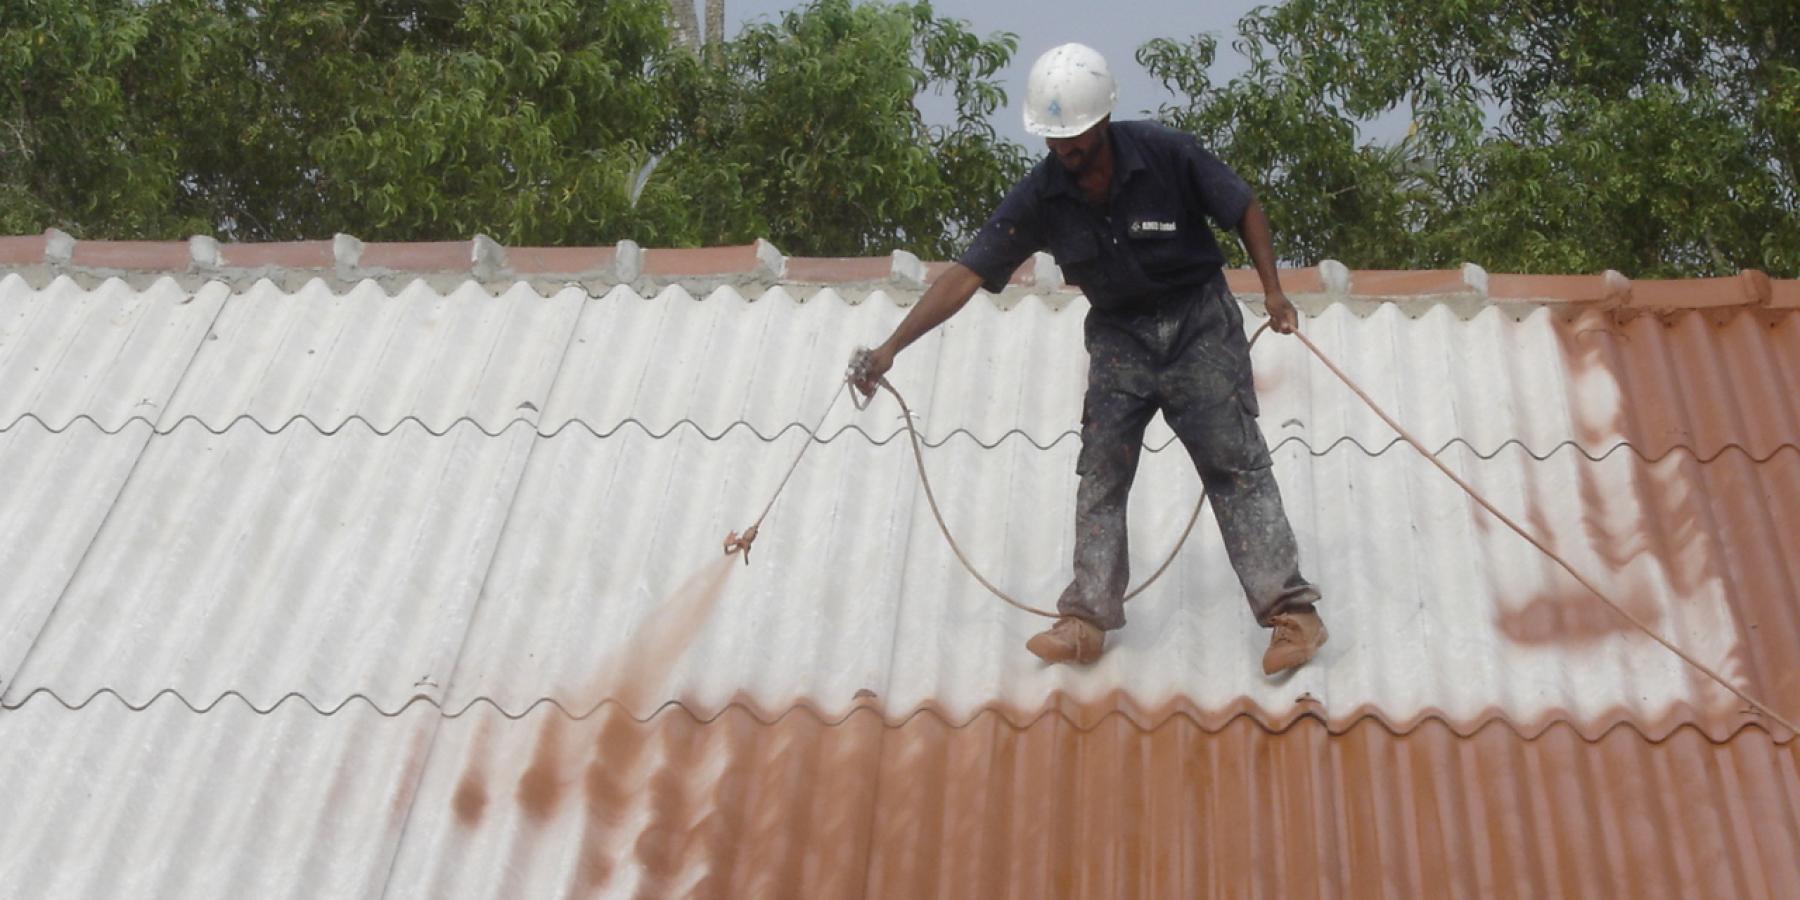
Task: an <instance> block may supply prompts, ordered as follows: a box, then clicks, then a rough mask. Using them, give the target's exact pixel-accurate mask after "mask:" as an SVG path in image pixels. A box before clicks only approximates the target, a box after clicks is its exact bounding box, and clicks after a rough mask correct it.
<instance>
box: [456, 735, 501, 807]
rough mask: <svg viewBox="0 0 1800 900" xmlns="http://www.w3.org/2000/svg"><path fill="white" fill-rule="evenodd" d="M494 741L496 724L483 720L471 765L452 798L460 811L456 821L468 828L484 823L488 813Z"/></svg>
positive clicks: (471, 755) (464, 771)
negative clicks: (489, 775)
mask: <svg viewBox="0 0 1800 900" xmlns="http://www.w3.org/2000/svg"><path fill="white" fill-rule="evenodd" d="M492 740H493V723H492V722H491V721H489V720H483V721H482V722H481V724H480V725H478V726H476V729H475V740H474V743H473V744H472V745H471V746H470V748H469V762H468V765H467V767H466V768H464V769H463V774H462V777H461V778H460V779H458V780H457V782H456V793H455V795H454V796H453V797H452V798H451V801H450V805H451V808H452V809H454V810H455V811H456V821H457V823H458V824H460V825H462V826H463V827H465V828H474V827H475V826H477V825H480V824H481V817H482V814H484V813H485V812H487V805H488V787H487V765H488V755H489V754H490V753H491V744H492Z"/></svg>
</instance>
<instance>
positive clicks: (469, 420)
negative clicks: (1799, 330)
mask: <svg viewBox="0 0 1800 900" xmlns="http://www.w3.org/2000/svg"><path fill="white" fill-rule="evenodd" d="M27 421H30V422H33V423H36V424H37V426H38V427H40V428H42V429H43V430H44V431H46V432H49V433H50V434H63V433H64V432H67V431H69V430H70V429H72V428H74V427H75V426H76V425H77V424H82V425H86V426H89V427H92V428H94V429H95V430H97V431H99V432H100V433H102V434H106V435H118V434H121V433H123V432H124V431H125V430H126V429H127V428H130V427H131V426H133V425H140V424H152V423H151V420H150V419H148V418H145V417H143V416H128V417H126V418H125V419H124V420H122V421H121V422H120V423H119V424H118V425H116V426H110V427H109V426H107V425H103V424H101V423H100V420H99V419H97V418H95V417H94V416H92V415H90V414H88V413H81V414H78V415H75V416H72V417H70V418H69V419H68V420H67V421H65V422H63V423H62V424H61V425H52V424H51V423H50V422H49V421H47V420H45V419H44V417H42V416H40V415H38V414H37V413H31V412H28V413H24V414H22V415H20V416H18V417H17V418H15V419H13V420H12V421H11V422H9V423H7V424H4V425H0V434H5V433H7V432H9V431H12V430H14V429H16V428H18V427H19V426H20V425H22V424H23V423H25V422H27ZM301 424H305V425H307V426H310V427H311V428H312V430H313V431H314V432H316V433H318V434H320V435H323V436H325V437H335V436H336V435H338V434H340V433H341V432H343V431H344V430H345V429H346V428H348V427H350V426H351V425H352V424H355V425H360V426H362V427H363V428H364V429H366V430H367V431H368V432H369V433H370V434H373V435H375V436H377V437H389V436H391V435H394V434H396V433H398V432H399V431H400V430H401V429H402V428H403V427H406V426H415V427H417V428H419V429H421V430H423V431H424V432H425V433H426V434H429V435H431V436H432V437H439V438H441V437H446V436H448V435H449V434H450V433H451V432H453V431H455V430H457V429H458V428H463V427H472V428H474V429H476V430H477V431H480V432H481V433H482V434H483V435H485V436H486V437H490V438H497V437H502V436H504V435H506V434H508V433H509V432H511V431H513V430H514V429H515V428H517V427H518V426H520V425H525V426H529V427H531V428H533V429H535V430H536V433H537V436H538V437H541V438H556V437H561V436H562V433H563V432H564V431H568V430H570V429H577V430H582V431H586V432H587V433H588V434H589V435H590V436H591V437H595V438H599V439H602V440H605V439H609V438H612V437H615V436H617V435H618V434H620V433H621V432H623V431H624V430H625V429H626V428H628V427H635V428H636V429H637V430H638V431H639V432H641V433H642V434H643V435H644V436H646V437H648V438H650V439H652V440H665V439H668V438H670V437H672V436H674V435H675V432H676V431H678V430H682V429H687V430H691V431H693V432H696V433H698V434H699V436H700V437H701V438H703V439H704V440H706V441H708V442H709V443H718V442H720V441H723V440H725V439H726V438H727V437H730V436H731V434H732V433H733V432H736V431H739V430H743V431H748V432H750V433H751V435H752V436H754V437H755V438H756V440H757V441H758V442H760V443H764V444H774V443H776V442H778V441H782V440H784V439H786V437H787V436H788V434H789V433H790V432H793V431H800V432H801V433H805V434H812V433H813V432H812V431H811V430H810V429H808V428H807V427H806V426H805V425H803V424H801V423H798V422H789V423H788V424H786V425H783V426H782V427H781V429H780V430H778V431H776V432H774V433H773V434H764V433H763V432H762V429H760V428H758V427H757V426H756V425H755V424H754V423H751V422H748V421H745V420H742V419H739V420H737V421H734V422H732V423H730V424H729V425H726V426H725V427H724V428H723V429H720V430H719V431H717V432H714V431H708V430H707V428H706V426H704V425H702V424H700V423H698V422H696V421H694V420H693V419H687V418H682V419H676V420H675V421H673V422H671V423H669V425H668V427H666V428H664V429H662V430H660V431H658V430H656V429H655V428H653V427H651V426H650V425H649V424H648V423H646V422H644V421H643V420H641V419H638V418H636V417H633V416H628V417H626V418H623V419H619V420H618V421H617V422H616V423H615V424H614V425H613V426H612V427H611V428H604V429H603V428H598V427H596V426H595V425H594V424H593V423H591V422H588V421H587V420H585V419H568V420H566V421H564V422H562V423H560V424H558V425H557V426H556V427H555V428H553V429H550V430H548V431H546V430H543V428H542V427H541V423H538V422H534V421H532V420H531V419H528V418H524V417H519V418H514V419H509V420H507V421H506V424H504V425H502V426H500V428H499V430H489V429H488V427H487V425H485V424H483V423H482V422H481V421H480V420H478V419H476V418H474V417H472V416H459V417H457V418H456V419H453V420H451V421H450V423H449V424H448V425H445V426H443V427H442V428H434V427H432V426H431V425H430V424H427V423H426V422H425V420H424V419H422V418H420V417H418V416H410V415H409V416H402V417H400V418H398V419H396V420H394V422H393V424H392V425H391V426H389V427H386V428H383V427H381V426H378V425H376V424H375V423H374V422H372V421H370V420H369V419H368V417H366V416H363V415H362V414H360V413H358V414H354V415H350V416H345V417H344V418H342V419H340V420H338V423H337V424H336V425H333V426H331V427H329V428H328V427H326V426H325V425H322V424H320V423H319V422H318V421H316V420H315V419H314V418H313V417H312V416H310V415H307V414H304V413H300V414H296V415H292V416H289V417H288V418H287V419H286V420H284V421H282V422H281V423H280V424H279V425H275V426H273V427H271V426H270V425H267V424H265V423H264V422H263V421H262V420H261V419H260V418H259V417H257V416H256V415H253V414H250V413H242V414H239V415H237V416H235V417H233V418H231V419H230V420H228V421H227V422H226V423H225V424H224V425H223V426H220V425H214V424H213V423H211V422H209V421H207V420H206V419H205V418H204V417H202V416H199V415H195V414H193V413H188V414H186V415H183V416H181V417H180V418H178V419H176V420H175V422H174V423H173V424H172V425H168V426H157V425H154V424H153V425H152V427H153V429H154V430H153V431H152V432H151V433H152V434H154V435H156V436H158V437H166V436H168V435H170V434H172V433H174V432H175V431H178V430H180V429H181V428H183V427H190V426H191V427H198V428H203V429H205V430H206V431H208V432H209V433H211V434H214V435H223V434H226V433H228V432H229V431H231V430H232V429H233V428H237V427H242V426H255V428H256V429H258V430H260V431H262V432H263V433H264V434H266V435H270V436H274V435H279V434H282V433H283V432H285V431H287V430H288V429H289V428H295V427H299V426H300V425H301ZM851 434H855V435H858V436H860V437H861V438H862V439H863V440H864V441H866V442H868V444H869V445H871V446H875V447H885V446H887V445H888V444H891V443H893V442H894V441H896V440H902V439H904V438H905V434H906V432H905V430H904V429H898V430H895V431H894V432H892V433H890V434H888V435H887V436H885V437H879V438H878V437H875V436H874V435H873V434H871V433H870V432H869V431H868V430H867V429H865V428H863V427H862V426H861V425H844V426H841V427H839V428H838V429H837V430H835V431H832V432H831V433H830V434H826V435H822V436H815V438H814V439H815V440H816V441H817V442H819V443H822V444H829V443H832V442H834V441H837V440H840V439H844V438H846V437H848V436H849V435H851ZM1080 439H1081V433H1080V432H1078V431H1074V430H1069V431H1064V432H1062V433H1060V434H1058V435H1057V436H1056V437H1055V438H1053V439H1051V440H1050V442H1049V443H1042V442H1040V441H1039V440H1038V439H1037V438H1036V437H1033V436H1032V435H1031V434H1030V433H1028V432H1026V431H1024V430H1022V429H1018V428H1013V429H1009V430H1007V431H1005V432H1002V433H1001V434H1000V436H999V437H996V438H994V439H992V440H985V439H983V438H981V437H978V436H976V434H975V432H973V431H971V430H969V429H967V428H955V429H952V430H950V431H948V432H945V433H944V434H943V435H941V436H939V437H938V438H936V439H931V438H921V439H920V442H921V443H922V444H923V445H924V446H925V447H927V448H930V449H934V450H935V449H939V448H942V447H945V446H947V445H948V444H950V442H951V441H953V440H961V441H968V442H971V443H973V444H974V445H975V446H977V447H979V448H981V449H982V450H998V449H1000V448H1002V447H1003V446H1004V445H1006V444H1007V443H1009V442H1010V441H1015V440H1022V441H1025V442H1027V443H1029V444H1031V446H1032V447H1033V448H1035V449H1037V450H1042V451H1047V450H1053V449H1055V448H1056V447H1058V446H1059V445H1061V444H1062V443H1063V442H1064V441H1070V440H1077V441H1078V440H1080ZM1176 444H1177V440H1176V439H1175V438H1174V437H1170V438H1169V439H1167V440H1165V441H1163V442H1161V443H1150V442H1145V444H1144V449H1146V450H1148V451H1149V452H1151V453H1161V452H1163V451H1165V450H1169V449H1170V448H1172V447H1176ZM1404 444H1405V441H1403V440H1401V439H1400V438H1398V437H1395V438H1391V439H1389V440H1388V442H1387V443H1385V444H1381V445H1378V446H1374V445H1369V444H1364V443H1363V442H1362V440H1361V439H1360V438H1356V437H1352V436H1350V435H1344V436H1341V437H1338V438H1335V439H1333V440H1332V441H1331V442H1330V443H1328V444H1326V445H1325V446H1324V447H1316V446H1314V445H1313V443H1312V442H1311V441H1309V440H1307V439H1306V438H1303V437H1299V436H1292V435H1290V436H1288V437H1285V438H1282V439H1281V440H1279V441H1276V442H1274V443H1272V444H1270V445H1269V449H1270V450H1271V451H1277V450H1283V449H1286V448H1288V447H1299V448H1300V449H1302V450H1304V451H1306V453H1307V455H1309V456H1312V457H1315V458H1317V457H1324V456H1329V455H1331V454H1333V453H1337V452H1339V451H1340V450H1342V449H1344V448H1345V446H1346V445H1348V446H1349V447H1352V448H1354V449H1355V450H1357V451H1359V452H1361V453H1362V454H1363V455H1364V456H1367V457H1370V458H1374V457H1381V456H1386V455H1387V454H1388V453H1390V452H1392V451H1393V450H1394V449H1395V448H1396V447H1397V446H1400V445H1404ZM1454 447H1460V448H1462V449H1464V450H1467V451H1468V452H1469V453H1471V454H1473V455H1474V456H1475V457H1476V458H1478V459H1481V460H1483V461H1491V460H1493V459H1495V458H1496V457H1498V456H1499V455H1500V454H1502V453H1505V452H1507V451H1511V450H1520V451H1523V452H1524V453H1525V454H1526V455H1527V456H1529V457H1531V458H1532V459H1533V460H1536V461H1537V462H1545V461H1547V460H1550V459H1551V458H1553V457H1556V456H1558V455H1560V454H1563V453H1568V452H1573V453H1577V454H1580V455H1581V456H1583V457H1585V458H1586V459H1587V460H1588V461H1589V462H1605V461H1606V460H1607V459H1609V458H1611V457H1612V456H1613V455H1615V454H1618V453H1631V454H1632V455H1635V456H1636V457H1637V458H1638V459H1639V460H1640V461H1642V462H1645V463H1650V464H1655V463H1660V462H1662V461H1663V460H1665V459H1668V458H1669V457H1671V456H1674V455H1677V454H1680V455H1683V456H1685V457H1688V458H1691V459H1693V460H1694V461H1695V462H1698V463H1701V464H1708V463H1713V462H1717V461H1718V460H1719V459H1720V458H1722V457H1723V456H1725V455H1726V454H1727V453H1734V452H1735V453H1736V454H1738V455H1741V456H1743V457H1744V458H1745V459H1746V460H1747V461H1748V462H1753V463H1757V464H1763V463H1767V462H1769V461H1771V460H1773V459H1774V458H1775V457H1777V456H1779V455H1781V454H1783V453H1787V452H1795V453H1800V444H1797V443H1792V442H1784V443H1780V444H1776V445H1775V446H1773V447H1770V448H1769V449H1768V450H1767V452H1765V453H1762V454H1760V455H1758V454H1757V453H1755V452H1754V451H1752V450H1751V449H1750V448H1748V447H1745V446H1744V445H1742V444H1739V443H1737V442H1735V441H1734V442H1731V443H1727V444H1721V445H1719V446H1718V447H1717V448H1715V449H1714V450H1713V452H1712V453H1710V454H1702V453H1701V452H1700V451H1699V450H1698V449H1696V448H1695V447H1694V446H1693V445H1691V444H1669V445H1668V446H1666V447H1664V448H1663V451H1662V452H1661V453H1659V454H1656V455H1651V454H1649V453H1647V452H1645V451H1644V450H1643V449H1641V448H1639V447H1638V446H1637V444H1635V443H1633V442H1631V441H1616V442H1614V443H1612V444H1610V445H1607V446H1606V447H1605V449H1602V450H1594V449H1590V448H1588V447H1586V446H1583V445H1582V444H1580V443H1579V442H1576V441H1573V440H1564V441H1561V442H1559V443H1556V444H1553V445H1551V446H1550V448H1549V449H1547V450H1539V449H1534V448H1532V447H1531V446H1530V445H1528V444H1526V443H1525V442H1524V441H1522V440H1520V439H1518V438H1508V439H1506V440H1504V441H1502V442H1500V443H1499V444H1498V445H1496V446H1494V447H1493V448H1491V449H1488V450H1482V449H1480V448H1477V447H1476V446H1475V444H1474V443H1473V442H1472V441H1470V440H1468V439H1467V438H1460V437H1457V438H1451V439H1449V440H1447V441H1445V442H1444V443H1443V444H1442V445H1441V446H1439V447H1438V448H1437V449H1436V450H1434V451H1432V455H1434V456H1436V455H1442V454H1443V453H1445V452H1446V451H1448V450H1450V449H1451V448H1454ZM1176 449H1179V448H1176Z"/></svg>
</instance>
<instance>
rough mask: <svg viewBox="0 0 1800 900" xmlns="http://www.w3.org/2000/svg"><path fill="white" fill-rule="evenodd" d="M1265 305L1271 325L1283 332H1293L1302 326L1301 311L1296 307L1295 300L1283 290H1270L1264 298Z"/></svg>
mask: <svg viewBox="0 0 1800 900" xmlns="http://www.w3.org/2000/svg"><path fill="white" fill-rule="evenodd" d="M1263 307H1264V308H1265V309H1267V310H1268V311H1269V327H1270V328H1273V329H1275V330H1276V331H1279V332H1281V333H1282V334H1293V333H1294V329H1296V328H1299V327H1300V313H1299V312H1298V311H1297V310H1295V309H1294V303H1293V301H1291V300H1289V299H1288V298H1287V294H1285V293H1282V292H1281V291H1270V292H1269V293H1268V296H1267V297H1265V298H1264V300H1263Z"/></svg>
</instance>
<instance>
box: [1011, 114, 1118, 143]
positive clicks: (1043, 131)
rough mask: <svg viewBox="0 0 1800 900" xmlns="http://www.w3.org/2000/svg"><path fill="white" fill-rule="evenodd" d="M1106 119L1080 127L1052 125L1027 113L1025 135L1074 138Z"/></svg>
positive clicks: (1083, 124)
mask: <svg viewBox="0 0 1800 900" xmlns="http://www.w3.org/2000/svg"><path fill="white" fill-rule="evenodd" d="M1104 118H1106V116H1101V117H1100V118H1099V119H1095V120H1093V121H1092V122H1085V123H1082V124H1081V125H1078V126H1077V125H1051V124H1049V123H1047V122H1040V121H1038V120H1037V119H1034V118H1032V117H1031V114H1030V113H1027V114H1026V115H1025V133H1026V134H1030V135H1032V136H1034V137H1041V138H1072V137H1077V136H1079V135H1081V134H1083V133H1085V132H1086V131H1087V130H1088V129H1089V128H1092V127H1094V126H1095V125H1098V124H1100V120H1101V119H1104Z"/></svg>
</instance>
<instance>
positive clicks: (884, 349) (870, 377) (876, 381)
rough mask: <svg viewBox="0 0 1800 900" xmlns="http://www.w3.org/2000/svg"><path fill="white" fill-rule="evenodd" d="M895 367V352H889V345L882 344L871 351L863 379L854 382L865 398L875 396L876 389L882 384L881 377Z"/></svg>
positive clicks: (865, 365)
mask: <svg viewBox="0 0 1800 900" xmlns="http://www.w3.org/2000/svg"><path fill="white" fill-rule="evenodd" d="M893 367H894V351H892V350H889V349H888V345H886V344H882V345H881V346H879V347H876V348H875V349H873V350H870V351H869V358H868V360H867V362H866V363H865V364H864V365H863V369H862V373H861V377H859V378H857V379H856V381H855V382H854V384H855V385H856V389H857V390H859V391H862V393H863V396H864V397H870V396H874V394H875V388H876V387H878V386H879V385H880V383H881V376H883V375H886V374H887V373H888V370H889V369H891V368H893Z"/></svg>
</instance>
